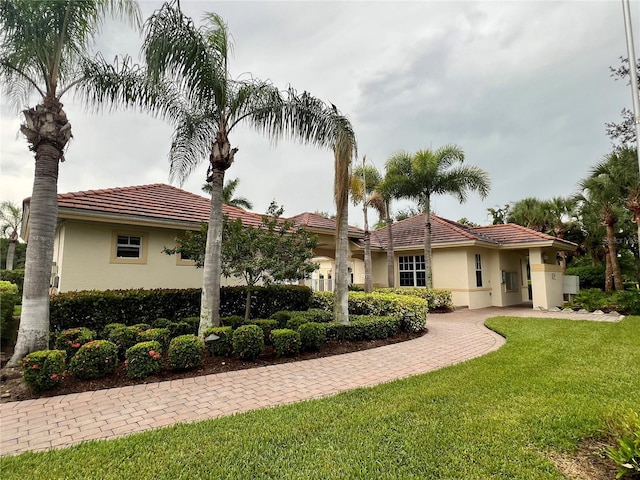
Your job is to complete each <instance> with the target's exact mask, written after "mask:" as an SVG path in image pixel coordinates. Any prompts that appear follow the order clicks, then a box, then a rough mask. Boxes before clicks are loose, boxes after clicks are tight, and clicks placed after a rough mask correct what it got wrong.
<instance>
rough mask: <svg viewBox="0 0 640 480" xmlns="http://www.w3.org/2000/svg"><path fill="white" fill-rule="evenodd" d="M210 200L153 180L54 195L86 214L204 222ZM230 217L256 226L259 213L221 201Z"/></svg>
mask: <svg viewBox="0 0 640 480" xmlns="http://www.w3.org/2000/svg"><path fill="white" fill-rule="evenodd" d="M210 202H211V200H210V199H209V198H206V197H202V196H200V195H196V194H194V193H191V192H187V191H185V190H181V189H179V188H176V187H172V186H171V185H165V184H163V183H155V184H152V185H139V186H134V187H122V188H108V189H102V190H87V191H83V192H72V193H62V194H59V195H58V208H59V210H61V211H62V212H64V210H66V209H73V210H75V211H82V212H86V213H87V214H91V213H95V214H103V215H104V214H106V215H117V216H120V215H124V216H132V217H142V218H147V219H157V220H162V221H164V222H178V223H185V222H186V223H197V224H199V223H200V222H208V221H209V212H210ZM222 208H223V212H224V213H225V214H227V215H229V217H230V218H232V219H235V218H241V219H242V223H243V224H245V225H252V226H257V225H260V224H261V223H262V215H259V214H257V213H253V212H247V211H244V210H242V209H240V208H236V207H231V206H229V205H223V207H222Z"/></svg>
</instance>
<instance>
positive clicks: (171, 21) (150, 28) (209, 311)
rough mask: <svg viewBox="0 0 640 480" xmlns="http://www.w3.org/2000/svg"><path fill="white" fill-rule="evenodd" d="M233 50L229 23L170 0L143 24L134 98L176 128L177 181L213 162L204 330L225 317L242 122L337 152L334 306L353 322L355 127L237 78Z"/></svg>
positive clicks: (173, 161)
mask: <svg viewBox="0 0 640 480" xmlns="http://www.w3.org/2000/svg"><path fill="white" fill-rule="evenodd" d="M231 49H232V44H231V41H230V37H229V32H228V29H227V25H226V24H225V23H224V21H223V20H222V18H221V17H220V16H218V15H216V14H213V13H208V14H206V15H205V16H204V19H203V25H202V26H201V27H200V28H197V27H196V26H195V25H194V24H193V22H192V20H191V19H190V18H188V17H186V16H185V15H183V13H182V12H181V11H180V8H179V5H178V6H177V7H176V5H175V4H174V3H165V4H164V5H163V6H162V8H160V9H159V10H157V11H156V12H155V13H154V14H153V15H152V16H151V18H149V20H148V21H147V23H146V25H145V40H144V44H143V49H142V53H143V57H144V59H145V63H146V68H147V72H148V78H149V79H150V82H149V83H148V84H147V85H146V87H147V90H146V91H145V90H144V89H143V90H138V91H137V92H134V93H136V95H133V97H137V98H136V101H138V102H139V103H140V104H142V105H143V106H145V107H147V108H150V109H152V110H155V111H156V112H159V113H160V114H161V115H162V116H164V117H165V118H167V119H169V120H170V121H171V122H172V123H173V124H174V125H175V131H174V133H173V141H172V144H171V150H170V153H169V157H170V165H171V166H170V173H171V178H172V179H177V180H179V181H180V182H182V181H184V179H185V178H186V177H187V176H188V175H189V174H190V173H191V172H192V171H193V170H194V169H195V167H196V166H197V165H198V164H200V163H201V162H202V161H208V172H207V179H206V181H207V183H210V184H211V186H212V191H211V215H210V219H209V227H208V228H209V230H208V232H207V242H206V249H205V259H204V267H203V288H202V299H201V309H200V312H201V313H200V332H201V333H202V332H204V330H206V329H207V328H209V327H211V326H215V325H219V322H220V313H219V309H220V274H221V247H222V204H223V185H224V176H225V172H226V170H227V169H228V168H229V167H230V166H231V165H232V163H233V161H234V158H235V154H236V153H237V152H238V148H235V147H232V145H231V143H230V140H229V135H230V133H231V132H232V131H233V130H234V129H235V128H236V127H237V126H238V125H240V124H242V123H245V124H248V125H249V126H251V127H253V128H255V129H256V130H258V131H260V132H262V133H264V134H265V135H267V136H268V137H271V138H272V139H277V138H280V137H288V138H293V139H296V140H299V141H301V142H303V143H308V144H311V145H315V146H323V147H329V148H331V149H333V152H334V162H335V168H336V184H335V186H336V190H335V192H336V203H337V206H338V225H339V229H338V230H339V242H338V244H339V249H340V250H339V253H338V254H337V257H338V258H336V264H337V278H336V299H337V300H338V299H340V300H339V302H338V301H336V304H338V303H339V305H340V311H341V312H342V313H344V315H342V317H339V318H338V319H339V320H340V319H342V318H346V321H348V314H346V313H345V312H346V306H347V299H346V295H347V283H346V281H347V278H348V271H347V256H348V245H347V242H346V234H347V227H348V225H346V224H345V225H343V223H344V222H348V220H347V215H346V213H345V212H344V210H343V207H345V206H346V201H344V192H347V193H348V170H349V165H350V161H351V157H352V155H353V154H354V152H355V148H356V144H355V135H354V133H353V129H352V128H351V124H350V122H349V121H348V119H347V118H346V117H344V116H342V115H341V114H340V113H339V112H338V110H337V109H336V108H335V107H334V106H331V107H328V106H327V105H325V104H324V103H323V102H321V101H319V100H317V99H315V98H314V97H312V96H311V95H309V94H308V93H306V92H305V93H302V94H300V95H298V94H297V93H296V92H295V90H293V89H291V88H290V89H289V90H288V91H286V92H281V91H280V90H278V89H277V88H276V87H274V86H273V85H271V84H270V83H267V82H263V81H260V80H257V79H254V78H248V79H234V78H232V77H231V75H230V72H229V65H228V60H229V55H230V52H231ZM113 85H114V89H116V90H117V89H118V88H120V90H119V91H118V92H117V93H116V95H119V96H120V98H122V99H123V101H125V102H126V101H127V100H128V99H129V98H131V95H130V92H127V91H126V88H127V87H126V86H125V87H121V86H120V84H118V83H117V82H114V83H113ZM345 179H346V180H347V182H346V187H345V186H344V185H345ZM340 189H343V190H340ZM343 238H344V241H343V240H342V239H343ZM341 241H343V243H340V242H341ZM345 247H346V249H347V250H346V254H345V250H344V249H345ZM341 289H343V290H344V292H342V290H341ZM341 295H342V297H341ZM343 297H344V298H343Z"/></svg>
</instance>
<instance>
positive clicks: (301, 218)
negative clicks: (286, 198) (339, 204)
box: [289, 212, 364, 235]
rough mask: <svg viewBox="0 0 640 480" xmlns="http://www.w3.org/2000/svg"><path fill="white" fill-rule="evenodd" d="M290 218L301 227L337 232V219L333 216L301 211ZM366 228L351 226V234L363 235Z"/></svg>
mask: <svg viewBox="0 0 640 480" xmlns="http://www.w3.org/2000/svg"><path fill="white" fill-rule="evenodd" d="M289 220H291V221H293V222H294V223H295V224H296V225H298V226H301V227H308V228H312V229H313V228H315V229H319V230H329V231H331V232H335V230H336V221H335V220H334V219H332V218H327V217H323V216H322V215H318V214H317V213H310V212H304V213H300V214H298V215H296V216H294V217H291V218H290V219H289ZM363 233H364V230H362V229H360V228H357V227H352V226H349V234H350V235H362V234H363Z"/></svg>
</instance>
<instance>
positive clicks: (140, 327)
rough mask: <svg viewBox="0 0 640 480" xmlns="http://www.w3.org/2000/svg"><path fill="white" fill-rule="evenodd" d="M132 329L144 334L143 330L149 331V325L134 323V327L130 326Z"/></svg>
mask: <svg viewBox="0 0 640 480" xmlns="http://www.w3.org/2000/svg"><path fill="white" fill-rule="evenodd" d="M131 326H132V327H134V328H137V329H138V331H139V332H144V331H145V330H149V329H150V328H151V325H149V324H148V323H136V324H135V325H131Z"/></svg>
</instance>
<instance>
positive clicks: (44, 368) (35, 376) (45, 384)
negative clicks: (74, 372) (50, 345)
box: [22, 350, 67, 392]
mask: <svg viewBox="0 0 640 480" xmlns="http://www.w3.org/2000/svg"><path fill="white" fill-rule="evenodd" d="M66 356H67V352H66V351H64V350H40V351H38V352H33V353H30V354H29V355H27V356H26V357H24V359H23V360H22V378H23V379H24V383H26V384H27V386H28V387H29V388H30V389H32V390H35V391H36V392H43V391H45V390H51V389H53V388H55V387H57V386H58V385H59V384H60V381H61V380H62V377H63V375H64V367H65V358H66Z"/></svg>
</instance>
